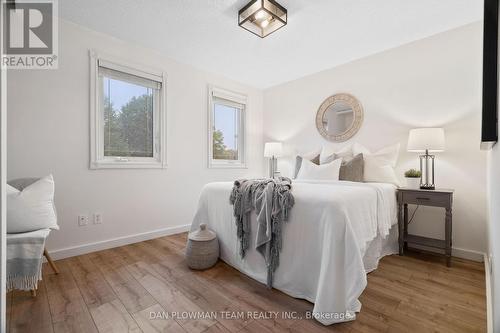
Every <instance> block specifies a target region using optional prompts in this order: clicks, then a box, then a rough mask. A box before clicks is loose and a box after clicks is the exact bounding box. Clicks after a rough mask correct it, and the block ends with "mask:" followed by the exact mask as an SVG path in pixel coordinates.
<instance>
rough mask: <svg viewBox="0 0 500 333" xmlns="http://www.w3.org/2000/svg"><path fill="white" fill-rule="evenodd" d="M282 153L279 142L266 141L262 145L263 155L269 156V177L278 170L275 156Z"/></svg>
mask: <svg viewBox="0 0 500 333" xmlns="http://www.w3.org/2000/svg"><path fill="white" fill-rule="evenodd" d="M282 153H283V145H282V144H281V142H266V144H265V146H264V157H268V158H269V178H274V173H275V172H276V171H277V170H278V166H277V159H276V158H277V157H280V156H281V155H282Z"/></svg>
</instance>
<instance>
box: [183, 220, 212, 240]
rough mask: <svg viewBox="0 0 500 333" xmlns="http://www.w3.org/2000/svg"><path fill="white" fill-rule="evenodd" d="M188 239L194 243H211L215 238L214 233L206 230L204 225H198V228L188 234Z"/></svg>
mask: <svg viewBox="0 0 500 333" xmlns="http://www.w3.org/2000/svg"><path fill="white" fill-rule="evenodd" d="M188 237H189V239H190V240H194V241H211V240H212V239H214V238H215V237H216V235H215V232H213V231H212V230H210V229H208V228H207V225H206V224H205V223H202V224H200V228H199V229H198V230H196V231H193V232H190V233H189V236H188Z"/></svg>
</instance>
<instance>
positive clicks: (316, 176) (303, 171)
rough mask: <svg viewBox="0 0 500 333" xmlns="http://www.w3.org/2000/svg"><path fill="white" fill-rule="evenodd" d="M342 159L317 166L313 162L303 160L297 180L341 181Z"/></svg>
mask: <svg viewBox="0 0 500 333" xmlns="http://www.w3.org/2000/svg"><path fill="white" fill-rule="evenodd" d="M341 164H342V159H341V158H339V159H337V160H335V161H332V162H330V163H327V164H322V165H316V164H314V163H313V162H311V161H309V160H306V159H303V160H302V167H301V168H300V171H299V174H298V175H297V179H308V180H339V173H340V165H341Z"/></svg>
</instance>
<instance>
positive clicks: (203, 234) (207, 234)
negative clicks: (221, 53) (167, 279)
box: [186, 224, 219, 270]
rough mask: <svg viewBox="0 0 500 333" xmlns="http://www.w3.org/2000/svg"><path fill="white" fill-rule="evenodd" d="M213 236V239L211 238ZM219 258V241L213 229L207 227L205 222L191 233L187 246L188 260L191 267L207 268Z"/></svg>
mask: <svg viewBox="0 0 500 333" xmlns="http://www.w3.org/2000/svg"><path fill="white" fill-rule="evenodd" d="M210 238H212V239H210ZM218 259H219V241H218V240H217V236H216V235H215V233H214V232H213V231H210V230H208V229H206V225H205V224H201V225H200V229H199V230H198V231H195V232H193V233H191V234H189V237H188V242H187V246H186V261H187V264H188V266H189V268H192V269H198V270H202V269H207V268H210V267H212V266H213V265H215V264H216V263H217V260H218Z"/></svg>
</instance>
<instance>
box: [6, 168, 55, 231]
mask: <svg viewBox="0 0 500 333" xmlns="http://www.w3.org/2000/svg"><path fill="white" fill-rule="evenodd" d="M47 228H50V229H56V230H58V229H59V226H58V225H57V215H56V209H55V206H54V179H53V178H52V175H49V176H47V177H44V178H41V179H39V180H38V181H36V182H34V183H33V184H31V185H29V186H27V187H25V188H24V189H23V190H22V191H19V190H18V189H16V188H14V187H12V186H10V185H7V233H20V232H28V231H34V230H40V229H47Z"/></svg>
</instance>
